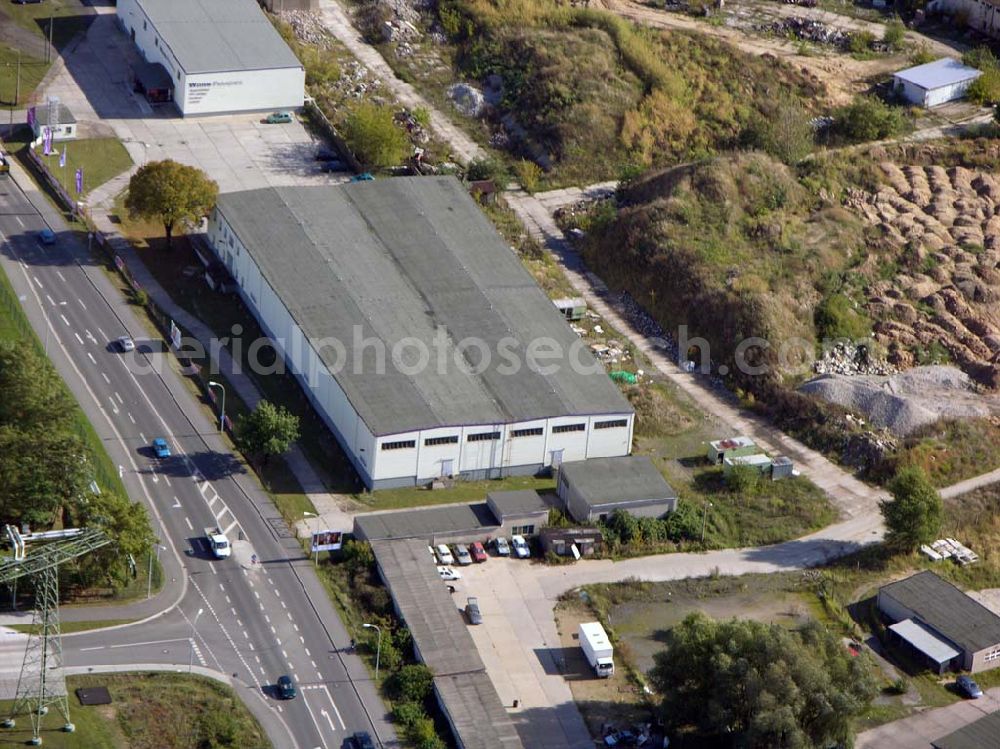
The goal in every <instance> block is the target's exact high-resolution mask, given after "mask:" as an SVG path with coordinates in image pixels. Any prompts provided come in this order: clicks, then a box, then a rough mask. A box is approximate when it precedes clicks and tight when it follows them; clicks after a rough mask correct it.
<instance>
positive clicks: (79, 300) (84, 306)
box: [76, 297, 87, 309]
mask: <svg viewBox="0 0 1000 749" xmlns="http://www.w3.org/2000/svg"><path fill="white" fill-rule="evenodd" d="M76 301H78V302H79V303H80V306H81V307H83V308H84V309H87V305H86V304H84V303H83V300H82V299H81V298H80V297H77V298H76Z"/></svg>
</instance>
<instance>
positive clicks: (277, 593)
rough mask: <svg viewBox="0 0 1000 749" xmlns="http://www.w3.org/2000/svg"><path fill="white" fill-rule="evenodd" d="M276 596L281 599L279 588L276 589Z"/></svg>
mask: <svg viewBox="0 0 1000 749" xmlns="http://www.w3.org/2000/svg"><path fill="white" fill-rule="evenodd" d="M268 582H270V580H268ZM274 595H276V596H277V597H278V598H281V592H280V591H279V590H278V589H277V588H275V589H274Z"/></svg>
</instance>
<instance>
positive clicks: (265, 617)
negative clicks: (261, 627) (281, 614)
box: [264, 614, 271, 624]
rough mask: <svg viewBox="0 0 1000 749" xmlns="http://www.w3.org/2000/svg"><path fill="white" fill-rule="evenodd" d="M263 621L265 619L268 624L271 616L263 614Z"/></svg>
mask: <svg viewBox="0 0 1000 749" xmlns="http://www.w3.org/2000/svg"><path fill="white" fill-rule="evenodd" d="M264 621H266V622H267V623H268V624H270V623H271V617H269V616H268V615H267V614H264Z"/></svg>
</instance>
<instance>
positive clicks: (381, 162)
mask: <svg viewBox="0 0 1000 749" xmlns="http://www.w3.org/2000/svg"><path fill="white" fill-rule="evenodd" d="M344 139H345V140H346V141H347V145H348V146H349V147H350V149H351V151H353V152H354V155H355V156H357V158H358V160H359V161H360V162H361V163H362V164H364V165H365V166H367V167H369V168H372V169H385V168H387V167H390V166H395V165H397V164H399V163H401V162H402V161H403V160H404V159H405V158H406V157H407V156H408V155H409V153H408V151H409V144H408V142H407V138H406V133H405V132H404V131H403V129H402V128H401V127H399V126H398V125H397V124H396V121H395V118H394V116H393V112H392V110H391V109H390V108H389V107H386V106H378V105H376V104H369V103H368V102H360V103H359V104H358V105H357V106H355V107H354V109H353V110H351V112H350V113H349V114H348V115H347V118H346V119H345V120H344Z"/></svg>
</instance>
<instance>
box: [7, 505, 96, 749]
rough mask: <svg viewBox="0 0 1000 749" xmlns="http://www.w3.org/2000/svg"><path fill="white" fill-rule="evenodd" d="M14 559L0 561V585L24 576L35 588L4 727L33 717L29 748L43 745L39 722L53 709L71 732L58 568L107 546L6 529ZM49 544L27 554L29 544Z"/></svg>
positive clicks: (92, 539)
mask: <svg viewBox="0 0 1000 749" xmlns="http://www.w3.org/2000/svg"><path fill="white" fill-rule="evenodd" d="M6 532H7V537H8V538H9V539H10V542H11V545H12V546H13V548H14V556H13V557H8V558H5V559H3V560H2V561H0V584H13V583H15V582H16V581H17V580H18V579H20V578H22V577H31V578H32V579H33V580H34V583H35V610H34V615H33V616H32V622H31V631H30V632H29V633H28V644H27V646H26V647H25V649H24V662H23V663H22V665H21V674H20V676H19V677H18V680H17V691H16V693H15V697H14V703H13V706H12V707H11V710H10V715H9V716H8V717H7V718H6V719H5V720H4V721H3V722H2V724H0V725H2V726H3V727H4V728H13V727H14V725H15V716H17V715H20V714H21V713H24V712H27V713H28V715H30V716H31V736H32V738H31V740H30V742H29V743H31V744H32V745H35V746H37V745H39V744H41V743H42V737H41V727H42V718H44V717H45V715H46V714H47V713H48V712H49V708H50V707H52V706H55V708H56V709H57V710H58V711H59V712H60V713H61V714H62V716H63V719H64V721H65V722H64V723H63V730H65V731H67V732H72V731H73V730H74V726H73V723H72V722H71V721H70V719H69V699H68V695H67V694H66V675H65V673H64V672H63V668H62V666H63V658H62V655H63V654H62V632H61V629H60V626H59V565H60V564H64V563H65V562H69V561H71V560H73V559H76V558H77V557H81V556H84V555H85V554H89V553H90V552H92V551H94V550H95V549H99V548H100V547H102V546H105V545H106V544H109V543H111V539H110V538H108V537H107V536H106V535H105V534H104V531H101V530H96V529H92V530H81V529H77V528H71V529H67V530H62V531H48V532H45V533H33V534H29V535H27V536H22V535H21V534H20V533H19V532H18V530H17V529H16V528H14V527H13V526H10V525H8V526H6ZM35 541H47V542H49V543H46V544H45V545H43V546H39V547H37V548H35V549H33V550H32V552H31V554H30V555H29V554H28V550H27V544H28V543H33V542H35Z"/></svg>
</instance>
